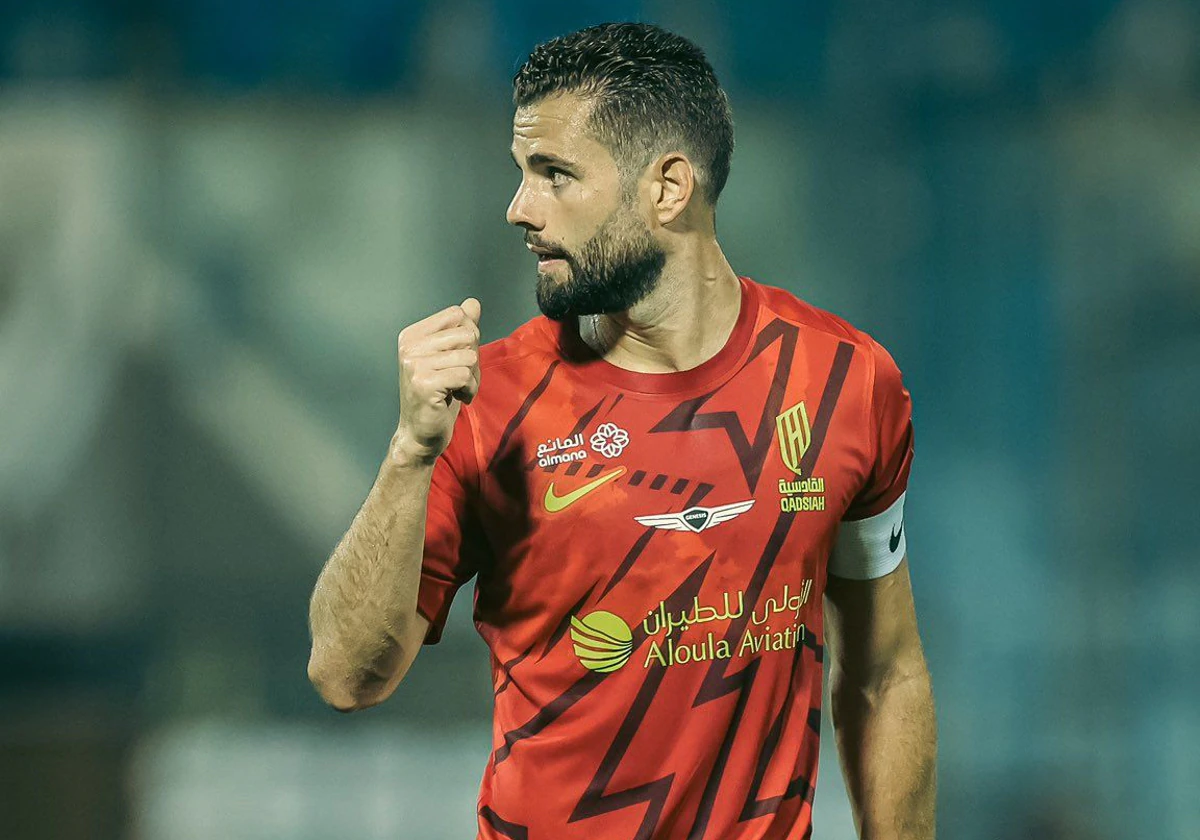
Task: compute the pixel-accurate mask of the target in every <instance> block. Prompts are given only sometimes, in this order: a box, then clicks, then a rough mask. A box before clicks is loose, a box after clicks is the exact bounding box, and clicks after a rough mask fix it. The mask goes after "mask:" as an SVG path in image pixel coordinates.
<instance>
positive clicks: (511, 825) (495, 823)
mask: <svg viewBox="0 0 1200 840" xmlns="http://www.w3.org/2000/svg"><path fill="white" fill-rule="evenodd" d="M479 816H481V817H483V819H484V821H485V822H486V823H487V824H488V825H490V826H491V827H492V828H494V829H496V831H497V832H498V833H499V834H500V836H501V837H511V838H512V840H529V826H525V825H519V824H517V823H515V822H509V821H508V820H506V819H504V818H503V817H501V816H500V815H499V814H497V813H496V812H495V811H493V810H492V808H491V806H490V805H484V806H483V807H482V808H480V809H479Z"/></svg>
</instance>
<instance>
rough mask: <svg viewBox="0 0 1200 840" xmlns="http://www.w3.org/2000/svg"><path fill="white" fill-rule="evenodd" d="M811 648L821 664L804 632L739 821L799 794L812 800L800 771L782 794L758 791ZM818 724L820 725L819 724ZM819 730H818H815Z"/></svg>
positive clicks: (807, 781)
mask: <svg viewBox="0 0 1200 840" xmlns="http://www.w3.org/2000/svg"><path fill="white" fill-rule="evenodd" d="M805 650H811V651H812V652H813V661H814V663H816V664H817V666H818V667H819V666H820V662H821V645H819V644H817V639H816V636H814V635H813V634H812V633H807V632H806V633H805V634H804V643H803V644H800V645H797V646H796V649H795V651H794V652H793V654H792V672H791V676H790V677H789V680H788V693H787V697H785V698H784V701H783V708H782V709H780V710H779V714H778V715H776V716H775V720H774V721H772V723H771V728H770V730H769V731H768V732H767V737H766V740H764V741H763V748H762V752H760V753H759V755H758V761H757V762H755V765H754V778H753V780H752V781H751V782H750V789H749V790H748V791H747V792H746V802H745V804H744V805H743V806H742V813H741V815H740V816H739V817H738V822H745V821H746V820H752V819H754V818H755V817H762V816H766V815H768V814H774V813H776V812H777V811H778V810H779V808H780V806H781V805H782V804H783V803H784V802H786V801H787V800H789V799H791V798H792V797H795V796H799V797H801V798H802V799H803V800H804V801H806V802H809V803H811V802H812V795H813V786H812V780H811V779H809V778H808V777H807V776H804V775H803V774H801V775H799V776H796V778H794V779H792V780H791V781H790V782H789V783H788V786H787V789H786V790H785V791H784V792H783V794H781V795H779V796H769V797H767V798H766V799H759V798H758V794H759V791H761V790H762V783H763V779H764V778H765V777H766V775H767V767H768V766H770V764H771V759H772V758H773V757H774V755H775V750H776V749H778V747H779V741H780V739H781V738H782V737H783V728H784V724H785V722H786V721H787V720H788V719H790V717H791V715H792V709H793V708H794V707H795V705H796V690H795V689H796V680H797V679H798V678H799V676H800V666H801V663H802V662H803V661H804V656H805V654H804V651H805ZM820 715H821V712H820V710H819V709H818V710H817V720H818V722H819V721H820ZM811 723H812V710H811V709H810V710H809V713H808V715H807V716H806V719H805V722H804V725H805V726H811ZM818 725H819V724H818ZM819 731H820V730H819V729H818V732H819Z"/></svg>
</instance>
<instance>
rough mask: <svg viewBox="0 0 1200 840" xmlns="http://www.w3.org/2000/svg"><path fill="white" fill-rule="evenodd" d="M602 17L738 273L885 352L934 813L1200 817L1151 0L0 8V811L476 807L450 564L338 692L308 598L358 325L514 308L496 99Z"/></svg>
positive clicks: (1172, 64)
mask: <svg viewBox="0 0 1200 840" xmlns="http://www.w3.org/2000/svg"><path fill="white" fill-rule="evenodd" d="M614 19H641V20H648V21H653V22H658V23H661V24H663V25H666V26H668V27H669V28H672V29H675V30H676V31H679V32H680V33H682V34H685V35H687V36H689V37H691V38H693V39H695V40H696V41H697V42H698V43H700V44H701V45H702V46H703V47H704V48H705V49H706V51H707V52H708V54H709V56H710V58H711V60H712V61H713V63H714V65H715V66H716V68H717V70H718V74H719V76H720V78H721V79H722V81H723V83H724V84H725V86H726V87H727V89H728V91H729V93H730V95H731V97H732V101H733V105H734V113H735V118H736V121H737V152H736V154H735V155H734V161H733V172H732V175H731V179H730V182H729V186H728V188H727V190H726V193H725V195H724V197H723V198H722V200H721V203H720V207H719V213H718V219H719V227H720V232H721V239H722V242H723V244H724V246H725V249H726V252H727V254H728V255H729V257H730V259H731V261H732V263H733V265H734V267H735V269H737V270H738V271H739V273H742V274H746V275H750V276H752V277H754V278H756V279H758V280H760V281H763V282H766V283H770V284H773V285H779V286H783V287H786V288H788V289H790V290H792V291H794V292H795V293H797V294H799V295H800V296H801V297H803V298H805V299H807V300H809V301H811V302H813V303H815V304H817V305H818V306H822V307H824V308H827V309H830V310H832V311H834V312H836V313H838V314H840V315H842V316H844V317H846V318H848V319H849V320H851V321H852V322H854V323H855V324H856V325H858V326H860V327H862V328H864V329H866V330H868V331H869V332H871V333H872V334H874V335H875V336H876V337H877V338H878V339H880V340H881V341H882V342H883V343H884V344H885V345H886V346H887V347H888V348H889V349H890V350H891V351H892V353H893V355H894V356H895V357H896V359H897V361H898V362H899V364H900V367H901V369H902V370H904V371H905V374H906V379H907V383H908V385H909V387H910V389H911V391H912V393H913V395H914V400H915V407H916V418H915V422H916V431H917V461H916V468H915V470H914V472H913V477H912V484H911V487H910V490H911V492H910V494H909V495H910V502H909V509H910V510H909V533H910V545H911V548H912V572H913V578H914V585H915V588H916V597H917V606H918V612H919V616H920V620H921V623H922V628H923V635H924V639H925V643H926V651H927V655H928V658H929V662H930V666H931V670H932V672H933V675H934V682H935V689H936V694H937V698H938V715H939V722H940V727H941V755H940V776H941V801H940V827H941V836H944V837H946V838H960V839H962V840H969V839H970V838H986V840H993V838H995V839H996V840H1007V838H1055V839H1057V838H1062V840H1108V839H1109V838H1139V840H1140V839H1141V838H1151V839H1153V840H1157V838H1198V837H1200V794H1198V793H1197V791H1198V790H1200V758H1198V756H1200V655H1198V653H1197V648H1198V645H1200V562H1198V561H1200V550H1198V548H1197V546H1200V515H1197V513H1196V510H1197V503H1198V502H1200V444H1198V443H1197V433H1198V430H1200V6H1197V4H1196V3H1195V2H1191V0H1059V2H1055V3H1046V2H1041V0H942V2H932V3H931V2H918V0H889V2H880V1H879V0H871V2H865V0H805V2H801V3H794V2H785V1H784V0H742V2H738V3H735V2H732V0H730V1H729V2H718V0H694V1H693V2H682V0H676V2H671V0H661V1H660V2H653V1H652V0H645V2H636V0H612V1H611V2H603V3H602V2H598V0H575V2H571V3H561V2H560V3H541V2H532V0H506V1H505V2H501V0H441V2H437V3H433V2H416V1H415V0H414V1H413V2H397V1H396V0H340V2H337V3H320V4H318V3H312V2H292V3H284V2H282V1H281V0H204V1H203V2H202V1H201V0H174V2H169V3H168V2H154V0H109V2H101V0H37V2H22V0H5V2H4V3H3V4H2V5H0V837H2V838H4V840H9V839H10V838H12V840H42V838H55V840H74V838H100V840H107V839H108V838H121V839H122V840H126V839H127V838H128V839H130V840H134V839H136V840H160V839H161V840H167V838H169V839H170V840H193V839H194V840H201V838H205V840H207V838H214V840H215V839H216V838H220V840H241V839H242V838H245V840H259V839H260V838H261V840H267V838H272V840H273V839H274V838H305V839H306V840H324V839H325V838H350V837H354V838H381V840H382V839H383V838H421V840H440V839H441V838H447V840H450V839H451V838H454V840H459V839H460V838H467V837H473V836H474V833H473V832H474V828H473V827H474V804H475V799H476V795H477V792H478V785H479V781H480V777H481V774H482V770H483V766H484V762H485V761H486V758H487V754H488V745H489V720H490V717H489V716H490V697H491V694H490V683H489V678H488V667H489V662H488V656H487V651H486V649H485V648H484V646H483V644H482V642H481V641H480V639H479V638H478V636H477V635H476V634H475V631H474V628H473V626H472V625H471V620H470V595H471V591H470V587H469V586H468V587H466V588H464V590H462V591H461V592H460V593H459V597H458V599H457V602H456V605H455V609H454V612H453V613H452V615H451V620H450V626H449V628H448V630H447V632H446V635H445V638H444V640H443V642H442V643H441V644H440V645H438V646H437V647H430V648H426V649H425V650H424V651H423V652H422V654H421V656H420V657H419V658H418V659H417V663H416V666H415V668H414V671H413V672H412V674H411V676H410V678H409V679H408V680H407V681H406V683H405V684H404V686H403V687H402V688H401V690H400V691H399V692H398V694H397V695H396V696H395V697H393V698H392V699H391V700H390V701H389V702H388V703H387V704H385V705H384V706H382V707H380V708H378V709H374V710H371V711H368V712H365V713H361V714H356V715H353V716H350V717H344V716H339V715H337V714H336V713H334V712H332V711H330V710H329V709H327V708H325V707H324V706H323V705H322V704H321V702H320V701H319V699H318V698H317V696H316V694H315V693H314V692H313V691H312V690H311V688H310V687H309V685H308V682H307V680H306V677H305V663H306V659H307V655H308V636H307V626H306V624H307V599H308V595H309V593H310V591H311V587H312V584H313V582H314V580H315V578H316V575H317V573H318V571H319V569H320V567H321V565H322V564H323V562H324V560H325V558H326V556H327V555H328V553H329V552H330V550H331V549H332V547H333V546H334V544H335V543H336V541H337V540H338V538H339V537H340V535H341V533H342V531H343V530H344V529H345V527H346V526H347V525H348V524H349V522H350V519H351V517H352V516H353V514H354V512H355V510H356V509H357V507H358V505H359V504H360V502H361V501H362V499H363V497H364V496H365V495H366V492H367V489H368V488H369V486H370V483H371V481H372V479H373V477H374V474H375V470H376V468H377V466H378V464H379V461H380V459H381V457H382V455H383V453H384V449H385V446H386V444H387V441H388V438H389V435H390V433H391V431H392V429H393V428H394V424H395V418H396V361H395V336H396V333H397V332H398V331H399V330H400V329H401V328H402V327H404V326H405V325H406V324H408V323H410V322H411V321H413V320H416V319H418V318H420V317H423V316H424V315H426V314H428V313H430V312H432V311H434V310H436V309H439V308H441V307H443V306H445V305H448V304H450V303H456V302H458V301H460V300H461V299H462V298H463V297H464V296H466V295H468V294H472V295H477V296H479V297H480V298H481V299H482V301H483V305H484V335H485V338H487V339H494V338H498V337H500V336H503V335H505V334H506V333H507V332H509V331H510V330H511V329H512V328H513V327H515V326H516V325H518V324H520V323H521V322H523V321H524V320H526V319H527V318H529V317H531V316H532V315H533V314H534V313H535V304H534V300H533V294H532V286H533V272H534V266H533V263H532V260H531V259H530V257H529V255H528V254H527V252H526V251H525V249H524V247H523V245H522V241H521V237H520V235H519V234H518V233H517V232H516V231H514V230H511V229H508V228H507V227H506V225H505V222H504V209H505V206H506V204H507V202H508V200H509V197H510V196H511V194H512V191H513V190H514V189H515V187H516V185H517V173H516V172H515V170H514V169H513V168H512V163H511V161H510V160H509V159H508V144H509V140H510V120H511V109H510V106H509V99H508V97H509V81H510V79H511V76H512V74H513V72H514V71H515V69H516V68H517V66H519V64H520V62H521V61H522V60H523V59H524V57H525V55H526V54H527V53H528V51H529V50H530V49H531V48H532V46H533V45H535V44H536V43H538V42H540V41H542V40H544V39H545V38H548V37H550V36H553V35H556V34H561V33H564V32H567V31H570V30H573V29H576V28H579V27H581V26H584V25H587V24H590V23H596V22H600V21H603V20H614ZM484 387H486V383H485V385H484ZM825 731H826V732H827V733H828V732H829V731H830V730H829V728H828V721H827V722H826V729H825ZM835 761H836V759H835V754H834V748H833V743H832V738H827V739H826V749H825V755H824V759H823V769H822V783H821V785H819V786H818V791H819V792H818V796H817V806H816V826H817V832H816V836H817V837H818V838H820V839H821V840H849V838H852V837H853V829H852V825H851V822H850V818H849V810H848V806H847V805H846V799H845V794H844V789H843V787H842V784H841V780H840V774H839V772H838V770H837V766H836V763H835Z"/></svg>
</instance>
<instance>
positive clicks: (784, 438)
mask: <svg viewBox="0 0 1200 840" xmlns="http://www.w3.org/2000/svg"><path fill="white" fill-rule="evenodd" d="M775 431H776V432H777V433H778V437H779V454H780V456H781V457H782V458H783V463H784V466H786V467H787V468H788V469H789V470H791V471H792V472H794V473H796V474H797V475H799V474H800V461H801V460H802V459H803V458H804V453H805V452H807V451H808V447H809V446H811V445H812V426H811V425H809V422H808V409H806V408H805V407H804V400H800V402H798V403H796V404H795V405H794V406H792V407H791V408H789V409H788V410H787V411H785V412H783V413H782V414H780V415H778V416H776V418H775Z"/></svg>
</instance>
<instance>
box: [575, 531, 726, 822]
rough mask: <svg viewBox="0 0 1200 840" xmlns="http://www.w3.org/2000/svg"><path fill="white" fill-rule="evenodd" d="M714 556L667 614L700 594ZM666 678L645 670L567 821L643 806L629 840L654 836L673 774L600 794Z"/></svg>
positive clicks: (670, 601) (671, 600) (678, 592)
mask: <svg viewBox="0 0 1200 840" xmlns="http://www.w3.org/2000/svg"><path fill="white" fill-rule="evenodd" d="M715 556H716V555H715V553H714V554H710V555H708V557H707V558H706V559H705V560H704V562H702V563H701V564H700V565H698V566H697V567H696V568H695V569H694V570H693V571H692V573H691V574H690V575H688V576H687V578H686V579H685V580H684V581H683V583H681V584H680V585H679V586H678V587H677V588H676V589H675V591H674V592H673V593H671V595H670V596H669V597H668V598H667V609H668V611H671V612H674V611H675V610H678V609H680V608H681V607H683V605H685V604H687V603H689V602H690V601H692V600H693V599H694V598H695V597H696V596H697V595H699V594H700V588H701V587H702V586H703V584H704V579H705V577H706V576H707V575H708V570H709V568H711V566H712V561H713V557H715ZM638 632H639V633H640V635H641V639H640V641H645V639H646V633H645V631H644V630H643V629H642V626H641V625H640V624H639V625H638ZM666 675H667V669H666V668H664V667H655V668H649V669H647V672H646V678H645V679H644V680H643V681H642V686H641V688H639V689H638V693H637V696H636V697H634V699H633V703H632V704H630V706H629V711H628V712H627V713H626V715H625V719H624V720H623V721H621V726H620V727H619V728H618V729H617V734H616V735H615V736H614V737H613V740H612V743H611V744H609V747H608V751H607V752H606V753H605V754H604V758H603V759H602V760H601V761H600V766H599V767H597V768H596V774H595V775H594V776H592V780H591V781H590V782H588V786H587V788H586V789H585V790H584V792H583V796H581V797H580V798H579V802H577V803H576V804H575V808H574V809H573V810H572V811H571V816H570V818H569V819H568V820H567V822H578V821H579V820H586V819H591V818H593V817H598V816H601V815H603V814H611V813H612V812H614V811H620V810H622V809H624V808H632V807H634V806H636V805H642V804H644V805H646V806H647V808H646V813H645V814H644V815H643V817H642V824H641V825H640V826H638V830H637V833H636V834H634V835H633V840H651V838H653V837H654V834H655V831H656V830H657V828H658V821H659V818H660V817H661V816H662V811H663V806H664V805H666V802H667V795H668V794H669V793H670V792H671V785H672V783H673V782H674V781H675V774H674V773H671V774H669V775H667V776H663V777H661V778H658V779H653V780H652V781H649V782H645V783H643V784H640V785H636V786H635V787H631V788H627V789H625V790H619V791H613V792H612V793H605V792H604V791H605V789H606V788H607V787H608V785H609V783H610V782H611V781H612V779H613V776H615V775H616V772H617V768H618V767H620V766H621V760H622V759H623V758H624V757H625V753H626V752H627V751H628V750H629V745H630V744H631V743H633V738H634V736H635V735H636V734H637V732H638V729H639V728H641V725H642V721H643V720H645V718H646V713H647V712H648V711H649V710H650V704H651V703H653V702H654V695H655V694H656V693H657V692H658V688H659V686H660V685H662V681H663V679H664V678H665V677H666ZM597 836H598V835H597Z"/></svg>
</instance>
